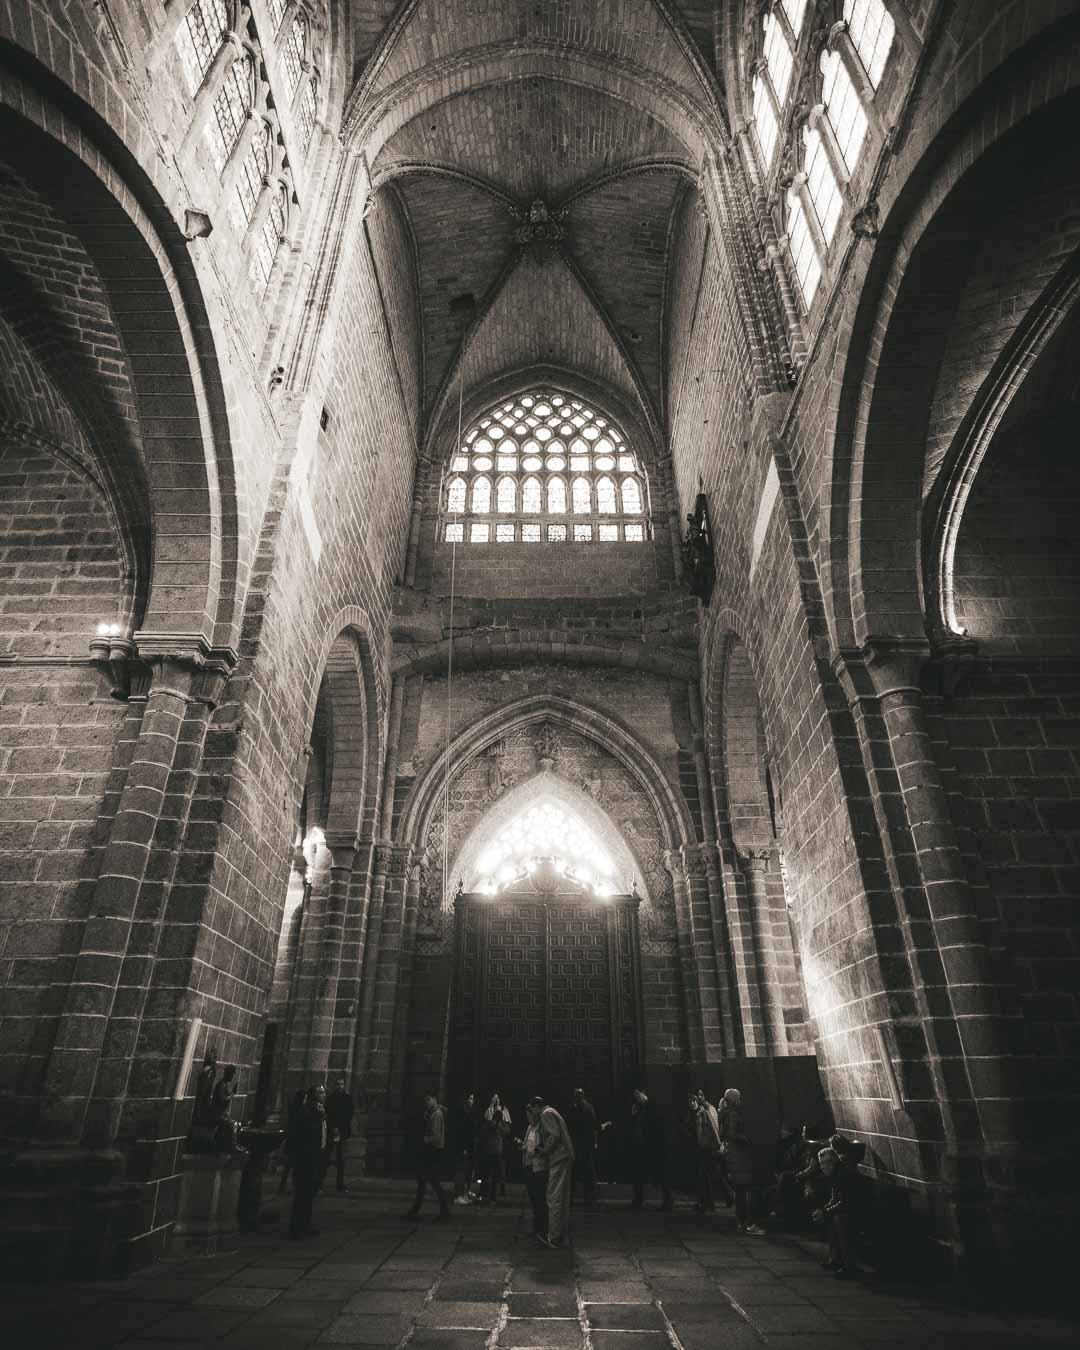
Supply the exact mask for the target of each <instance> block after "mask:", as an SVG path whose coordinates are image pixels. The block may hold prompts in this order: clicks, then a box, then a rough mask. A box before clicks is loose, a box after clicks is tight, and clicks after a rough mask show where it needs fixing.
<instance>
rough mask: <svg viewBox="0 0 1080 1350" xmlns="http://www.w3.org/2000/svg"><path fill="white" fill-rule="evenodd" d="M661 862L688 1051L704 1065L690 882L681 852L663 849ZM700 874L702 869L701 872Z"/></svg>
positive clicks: (701, 997)
mask: <svg viewBox="0 0 1080 1350" xmlns="http://www.w3.org/2000/svg"><path fill="white" fill-rule="evenodd" d="M662 858H663V863H664V868H665V870H666V871H667V872H668V873H669V874H670V876H671V885H672V892H673V895H674V900H675V923H676V941H677V944H678V951H679V968H680V971H681V973H682V987H683V998H684V1000H685V1012H686V1031H687V1038H688V1048H689V1050H690V1058H691V1060H692V1061H693V1063H695V1064H703V1063H704V1062H705V1029H704V1006H705V1002H706V1001H705V1000H704V999H703V990H702V980H701V974H700V970H699V965H700V962H699V954H698V944H697V942H696V940H695V936H696V935H695V927H694V912H693V904H692V899H691V888H690V878H689V875H688V871H687V863H686V857H685V851H684V850H682V849H678V850H676V849H665V850H664V852H663V855H662ZM695 865H696V859H695ZM703 873H704V869H702V874H703Z"/></svg>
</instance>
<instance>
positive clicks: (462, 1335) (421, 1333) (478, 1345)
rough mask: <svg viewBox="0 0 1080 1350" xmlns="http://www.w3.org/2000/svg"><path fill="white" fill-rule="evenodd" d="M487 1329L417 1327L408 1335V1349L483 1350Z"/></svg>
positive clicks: (488, 1334) (487, 1335) (486, 1338)
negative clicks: (455, 1329) (454, 1329)
mask: <svg viewBox="0 0 1080 1350" xmlns="http://www.w3.org/2000/svg"><path fill="white" fill-rule="evenodd" d="M490 1335H491V1333H490V1332H489V1331H448V1330H446V1329H445V1328H443V1327H417V1328H416V1330H415V1331H414V1332H413V1334H412V1335H411V1336H410V1337H409V1350H484V1347H485V1346H486V1345H487V1343H488V1338H489V1337H490Z"/></svg>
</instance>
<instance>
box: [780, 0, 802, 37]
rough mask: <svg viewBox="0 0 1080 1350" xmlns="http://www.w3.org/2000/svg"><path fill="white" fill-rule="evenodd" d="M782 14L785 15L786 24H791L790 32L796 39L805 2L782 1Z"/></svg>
mask: <svg viewBox="0 0 1080 1350" xmlns="http://www.w3.org/2000/svg"><path fill="white" fill-rule="evenodd" d="M784 13H785V14H786V15H787V21H788V23H789V24H791V31H792V32H793V33H794V34H795V36H796V37H798V36H799V32H800V30H801V28H802V21H803V15H804V14H805V13H806V0H784Z"/></svg>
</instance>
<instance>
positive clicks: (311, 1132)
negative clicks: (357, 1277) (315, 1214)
mask: <svg viewBox="0 0 1080 1350" xmlns="http://www.w3.org/2000/svg"><path fill="white" fill-rule="evenodd" d="M287 1148H288V1151H289V1163H290V1165H291V1167H292V1177H293V1205H292V1217H291V1219H290V1222H289V1236H290V1237H291V1238H293V1239H296V1238H302V1237H307V1236H309V1235H311V1236H313V1235H314V1234H315V1233H316V1232H317V1231H318V1230H317V1229H315V1228H312V1226H311V1208H312V1205H313V1204H314V1201H315V1192H316V1191H317V1190H318V1189H319V1182H320V1180H321V1178H322V1172H323V1157H324V1155H325V1153H326V1089H325V1088H324V1087H323V1086H322V1085H321V1084H320V1085H319V1086H317V1087H309V1088H308V1090H307V1092H306V1093H305V1094H304V1104H303V1106H301V1108H300V1109H299V1111H297V1113H296V1127H295V1129H292V1130H290V1132H289V1138H288V1140H287Z"/></svg>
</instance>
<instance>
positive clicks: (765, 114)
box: [754, 75, 780, 168]
mask: <svg viewBox="0 0 1080 1350" xmlns="http://www.w3.org/2000/svg"><path fill="white" fill-rule="evenodd" d="M754 129H755V130H756V131H757V138H758V146H759V147H760V149H761V158H762V162H763V163H764V165H765V167H766V168H768V167H769V165H770V164H771V163H772V157H773V152H774V151H775V150H776V140H777V137H778V136H779V135H780V127H779V124H778V123H777V120H776V112H775V110H774V108H773V104H772V98H771V97H770V96H769V91H768V89H767V88H766V87H765V81H764V80H763V79H762V77H761V76H760V75H755V76H754Z"/></svg>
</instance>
